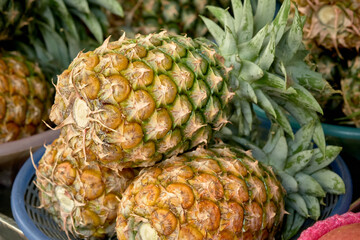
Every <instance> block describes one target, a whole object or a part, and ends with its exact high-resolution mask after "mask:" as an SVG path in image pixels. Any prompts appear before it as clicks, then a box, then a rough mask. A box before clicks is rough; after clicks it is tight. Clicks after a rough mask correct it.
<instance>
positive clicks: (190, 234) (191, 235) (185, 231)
mask: <svg viewBox="0 0 360 240" xmlns="http://www.w3.org/2000/svg"><path fill="white" fill-rule="evenodd" d="M179 239H183V240H202V239H204V237H203V235H202V234H201V232H199V231H198V230H197V229H196V228H194V227H192V226H190V225H185V226H181V228H180V233H179Z"/></svg>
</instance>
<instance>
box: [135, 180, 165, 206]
mask: <svg viewBox="0 0 360 240" xmlns="http://www.w3.org/2000/svg"><path fill="white" fill-rule="evenodd" d="M159 196H160V188H159V187H158V186H156V185H155V184H150V185H147V186H146V187H144V188H142V189H141V190H140V192H138V193H137V194H136V196H135V201H136V203H137V204H139V205H141V204H145V205H147V206H154V205H155V204H156V203H157V200H158V197H159Z"/></svg>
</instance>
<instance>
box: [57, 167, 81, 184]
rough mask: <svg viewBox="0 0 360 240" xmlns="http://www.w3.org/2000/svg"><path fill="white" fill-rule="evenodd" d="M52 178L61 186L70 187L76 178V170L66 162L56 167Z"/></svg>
mask: <svg viewBox="0 0 360 240" xmlns="http://www.w3.org/2000/svg"><path fill="white" fill-rule="evenodd" d="M54 178H55V180H56V181H58V182H59V183H62V184H66V185H68V186H69V185H71V184H72V183H73V182H74V181H75V178H76V169H75V168H74V167H73V165H72V164H71V163H70V162H68V161H66V162H62V163H60V164H59V165H57V167H56V169H55V173H54Z"/></svg>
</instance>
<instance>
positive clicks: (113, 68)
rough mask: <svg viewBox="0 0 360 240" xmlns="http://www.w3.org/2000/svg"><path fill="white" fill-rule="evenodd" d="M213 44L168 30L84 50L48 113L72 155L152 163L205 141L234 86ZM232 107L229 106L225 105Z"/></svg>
mask: <svg viewBox="0 0 360 240" xmlns="http://www.w3.org/2000/svg"><path fill="white" fill-rule="evenodd" d="M227 81H228V77H227V71H226V68H225V67H224V65H223V58H222V57H220V56H219V55H218V54H217V53H216V49H215V47H214V45H213V44H212V43H209V42H207V41H206V40H192V39H190V38H187V37H183V36H178V35H170V34H168V33H166V32H161V33H158V34H151V35H147V36H138V37H137V38H135V39H126V38H125V36H123V37H122V38H120V39H119V40H118V41H115V42H109V39H107V40H106V41H105V42H104V43H103V45H102V46H100V47H99V48H97V49H96V50H94V51H92V52H87V53H80V54H79V55H78V56H77V57H76V58H75V59H74V61H73V62H72V64H71V65H70V66H69V68H68V69H67V70H65V71H64V72H63V73H62V74H61V75H60V76H59V77H58V82H57V86H56V89H57V93H56V96H55V102H54V105H53V106H52V109H51V113H50V120H52V121H53V122H54V123H55V124H56V125H57V128H61V129H62V130H61V135H62V136H63V137H64V139H66V142H67V143H68V146H69V147H70V148H71V149H72V150H73V152H74V154H78V155H79V157H81V158H84V159H85V161H86V158H87V156H88V155H92V154H95V155H97V159H99V162H100V163H101V164H103V165H104V166H107V167H110V168H113V169H120V170H121V169H122V168H124V167H147V166H151V165H154V164H155V163H156V162H157V161H159V160H161V159H162V158H163V157H169V156H172V155H176V154H178V153H182V152H184V151H186V150H188V149H190V148H193V147H195V146H198V145H200V144H207V143H208V142H209V141H210V139H211V136H212V131H213V129H215V130H218V129H220V128H221V127H222V126H223V125H225V124H226V123H227V122H228V120H227V118H228V117H227V115H228V114H227V112H226V111H225V109H227V106H226V105H227V104H228V103H229V101H230V99H231V97H232V96H233V93H231V92H230V90H229V87H228V85H227ZM227 111H228V110H227Z"/></svg>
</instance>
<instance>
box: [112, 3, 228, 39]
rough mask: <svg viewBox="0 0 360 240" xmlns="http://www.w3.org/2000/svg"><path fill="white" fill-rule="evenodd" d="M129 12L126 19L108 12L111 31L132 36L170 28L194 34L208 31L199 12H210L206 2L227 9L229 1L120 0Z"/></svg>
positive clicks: (117, 34) (117, 35)
mask: <svg viewBox="0 0 360 240" xmlns="http://www.w3.org/2000/svg"><path fill="white" fill-rule="evenodd" d="M119 2H120V4H121V6H122V7H123V8H124V11H125V12H126V15H125V18H119V17H118V16H115V15H110V14H109V15H108V19H109V24H110V26H109V33H110V34H111V35H112V36H114V37H119V36H120V34H122V33H121V30H125V31H126V32H127V33H128V34H129V35H130V36H135V35H136V34H137V33H140V34H144V35H147V34H150V33H153V32H159V31H162V30H167V31H169V32H172V33H176V34H183V33H186V34H187V35H188V36H191V37H204V36H206V35H207V34H208V30H207V28H206V27H205V25H204V23H203V22H202V20H201V19H200V18H199V17H198V16H199V15H210V14H209V12H208V11H207V9H206V6H207V5H213V6H219V7H222V8H227V7H229V6H230V0H195V1H190V0H180V1H178V0H165V1H164V0H130V1H129V0H119Z"/></svg>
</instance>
